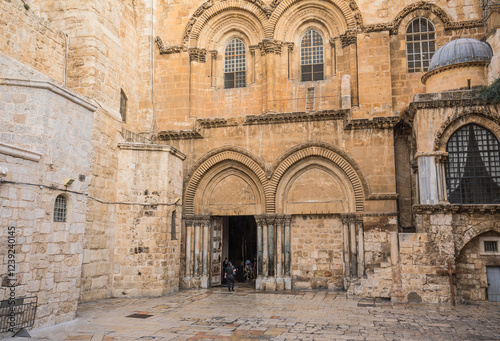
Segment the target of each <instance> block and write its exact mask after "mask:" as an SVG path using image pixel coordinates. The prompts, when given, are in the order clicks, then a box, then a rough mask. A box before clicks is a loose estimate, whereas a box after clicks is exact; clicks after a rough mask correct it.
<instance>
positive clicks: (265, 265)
mask: <svg viewBox="0 0 500 341" xmlns="http://www.w3.org/2000/svg"><path fill="white" fill-rule="evenodd" d="M268 247H269V234H268V227H267V221H265V222H264V224H262V276H264V277H267V276H269V253H268V250H269V249H268Z"/></svg>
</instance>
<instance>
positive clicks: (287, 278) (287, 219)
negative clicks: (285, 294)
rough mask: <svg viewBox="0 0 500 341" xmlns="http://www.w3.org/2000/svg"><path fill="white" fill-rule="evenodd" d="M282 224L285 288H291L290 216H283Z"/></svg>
mask: <svg viewBox="0 0 500 341" xmlns="http://www.w3.org/2000/svg"><path fill="white" fill-rule="evenodd" d="M284 224H285V252H284V253H285V254H284V258H285V290H292V278H291V276H290V268H291V262H290V260H291V259H290V252H291V250H290V246H291V244H290V236H291V234H290V229H291V227H292V216H285V219H284Z"/></svg>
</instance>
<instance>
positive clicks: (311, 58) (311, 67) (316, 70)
mask: <svg viewBox="0 0 500 341" xmlns="http://www.w3.org/2000/svg"><path fill="white" fill-rule="evenodd" d="M300 66H301V74H302V78H301V79H302V81H303V82H307V81H319V80H323V79H324V57H323V38H321V35H320V34H319V33H318V32H317V31H314V30H309V31H307V32H306V34H305V35H304V37H303V38H302V42H301V44H300Z"/></svg>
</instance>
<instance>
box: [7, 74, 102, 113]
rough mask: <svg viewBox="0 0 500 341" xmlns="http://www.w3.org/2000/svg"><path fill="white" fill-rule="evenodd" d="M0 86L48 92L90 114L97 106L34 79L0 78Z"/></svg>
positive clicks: (73, 94) (73, 93) (72, 93)
mask: <svg viewBox="0 0 500 341" xmlns="http://www.w3.org/2000/svg"><path fill="white" fill-rule="evenodd" d="M0 85H8V86H22V87H27V88H38V89H45V90H49V91H52V92H53V93H55V94H57V95H59V96H61V97H64V98H66V99H67V100H70V101H71V102H73V103H75V104H78V105H80V106H82V107H84V108H85V109H87V110H89V111H91V112H94V111H96V110H97V106H95V105H94V104H92V103H91V102H90V101H89V100H88V99H86V98H85V97H83V96H81V95H79V94H77V93H76V92H74V91H72V90H70V89H66V88H64V87H62V86H60V85H57V84H55V83H52V82H48V81H41V80H34V79H17V78H0Z"/></svg>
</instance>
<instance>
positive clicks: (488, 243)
mask: <svg viewBox="0 0 500 341" xmlns="http://www.w3.org/2000/svg"><path fill="white" fill-rule="evenodd" d="M484 251H485V252H498V242H497V241H496V240H485V241H484Z"/></svg>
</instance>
